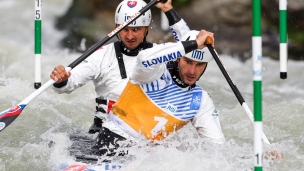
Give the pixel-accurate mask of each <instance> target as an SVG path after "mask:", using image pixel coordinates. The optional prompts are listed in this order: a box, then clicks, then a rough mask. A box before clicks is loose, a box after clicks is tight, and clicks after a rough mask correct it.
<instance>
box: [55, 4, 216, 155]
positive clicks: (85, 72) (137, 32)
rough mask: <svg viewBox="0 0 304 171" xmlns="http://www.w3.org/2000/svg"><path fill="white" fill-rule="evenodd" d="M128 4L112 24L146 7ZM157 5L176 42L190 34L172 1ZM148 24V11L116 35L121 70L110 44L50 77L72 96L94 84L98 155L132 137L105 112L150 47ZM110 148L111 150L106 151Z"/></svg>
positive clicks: (61, 91)
mask: <svg viewBox="0 0 304 171" xmlns="http://www.w3.org/2000/svg"><path fill="white" fill-rule="evenodd" d="M128 2H129V1H123V2H121V3H120V4H119V5H118V6H117V9H116V13H115V23H116V24H117V25H119V24H121V23H123V22H124V21H125V14H126V15H127V16H132V15H133V14H134V13H135V12H137V11H139V10H140V9H141V8H142V6H145V4H146V3H145V2H143V1H142V0H138V1H136V5H135V6H134V3H133V4H132V5H131V4H128ZM130 5H131V6H132V8H131V7H130ZM138 6H140V7H138ZM156 6H157V7H158V8H160V9H161V10H162V11H163V12H165V14H166V16H167V18H168V20H169V25H170V30H171V31H172V32H173V34H174V36H175V39H176V40H177V41H179V40H180V38H181V35H184V34H185V33H187V32H188V31H189V28H188V26H187V24H186V23H185V21H184V20H183V19H181V18H180V17H179V16H178V15H177V14H176V13H175V11H174V9H173V7H172V5H171V0H168V2H167V3H165V4H163V3H158V4H157V5H156ZM141 21H142V22H141ZM143 21H145V22H143ZM150 21H151V13H150V11H147V12H146V14H145V15H144V16H141V17H139V18H138V19H137V20H136V22H133V23H132V24H131V25H130V26H129V27H127V28H126V29H124V30H122V31H121V32H120V33H119V36H118V37H119V39H120V41H118V45H119V46H118V47H120V48H119V50H120V51H121V54H122V59H123V63H122V64H123V66H124V67H120V66H121V63H120V62H119V60H118V57H117V52H116V51H115V45H114V43H111V44H109V45H106V46H103V47H101V48H100V49H99V50H97V51H96V52H95V53H93V54H92V55H91V56H90V57H88V58H87V59H86V60H84V62H83V63H81V64H79V65H78V66H77V67H75V68H74V69H73V70H72V71H71V72H66V71H65V69H64V67H63V66H62V65H60V66H58V67H56V68H54V70H53V71H52V73H51V75H50V77H51V78H52V79H54V80H55V79H58V81H57V82H56V84H54V87H53V89H54V90H55V91H56V92H58V93H71V92H72V91H73V90H75V89H76V88H79V87H81V86H82V85H84V84H86V83H87V82H89V81H90V80H92V81H93V83H94V85H95V91H96V94H97V97H98V98H97V99H96V102H97V103H98V104H97V107H96V109H97V111H96V115H97V116H98V117H95V119H94V120H95V121H96V120H97V122H96V125H97V129H95V130H94V129H93V131H92V132H95V131H96V130H97V131H99V128H100V126H101V121H100V119H99V118H102V119H103V122H104V124H105V125H104V124H103V125H104V126H103V128H102V130H101V132H100V133H99V137H100V138H99V139H98V140H99V142H98V143H97V145H98V148H99V147H105V149H103V150H100V151H99V152H98V154H100V155H102V154H105V153H107V154H109V153H110V151H112V150H113V149H110V148H107V147H109V146H111V145H112V146H114V148H117V147H118V144H117V143H116V142H117V141H119V140H126V139H133V138H134V137H132V136H131V135H129V134H128V133H126V132H125V131H124V130H122V129H121V128H119V127H118V126H117V125H115V124H114V123H113V122H112V121H111V120H109V118H108V114H107V113H109V112H110V109H111V107H112V105H113V104H114V103H115V102H116V101H117V100H118V98H119V96H120V95H121V93H122V91H123V89H124V88H125V87H126V85H127V83H128V81H129V76H130V75H131V74H132V72H133V68H134V66H135V63H136V59H137V55H138V52H140V51H141V50H143V49H147V48H149V47H150V46H151V45H150V43H149V42H147V41H146V36H147V32H148V29H149V24H150ZM136 45H137V46H136ZM153 46H154V45H153ZM212 106H213V104H212ZM212 112H213V111H212ZM213 115H217V113H214V114H213ZM218 126H219V124H216V127H218ZM219 128H220V127H219ZM202 129H204V128H202ZM102 135H106V136H104V137H105V139H102V138H101V137H102ZM211 139H212V138H211ZM218 142H221V141H218ZM99 149H100V148H99ZM109 149H110V151H108V150H109Z"/></svg>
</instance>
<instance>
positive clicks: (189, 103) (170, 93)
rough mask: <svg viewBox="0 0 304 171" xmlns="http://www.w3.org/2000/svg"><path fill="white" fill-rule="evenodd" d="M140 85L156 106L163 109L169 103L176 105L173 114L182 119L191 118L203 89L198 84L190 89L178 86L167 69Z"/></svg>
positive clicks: (197, 106) (197, 108)
mask: <svg viewBox="0 0 304 171" xmlns="http://www.w3.org/2000/svg"><path fill="white" fill-rule="evenodd" d="M164 78H165V79H164ZM141 87H142V89H143V91H144V92H145V93H146V95H147V96H148V97H149V98H150V99H151V100H152V101H153V102H154V103H155V104H156V105H157V106H158V107H160V108H162V109H164V110H165V109H166V107H167V106H168V105H169V104H170V105H173V106H175V107H177V110H176V112H175V113H173V115H174V116H175V117H177V118H179V119H182V120H191V119H193V117H194V116H195V115H196V113H197V111H198V110H199V108H200V104H201V101H202V96H203V90H202V88H201V87H199V86H198V85H196V87H194V88H192V89H190V90H188V89H187V90H184V89H182V88H180V87H178V86H177V85H176V84H175V83H174V81H173V79H172V77H171V75H170V73H169V72H168V71H167V70H166V72H165V73H164V74H163V75H162V77H161V78H159V79H158V80H155V81H153V82H151V83H148V84H144V85H142V86H141Z"/></svg>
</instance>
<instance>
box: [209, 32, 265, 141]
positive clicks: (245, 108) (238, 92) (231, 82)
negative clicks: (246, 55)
mask: <svg viewBox="0 0 304 171" xmlns="http://www.w3.org/2000/svg"><path fill="white" fill-rule="evenodd" d="M211 44H212V39H211V38H209V37H208V38H207V40H206V46H207V47H208V49H209V51H210V53H211V54H212V56H213V58H214V60H215V62H216V63H217V65H218V66H219V68H220V70H221V71H222V73H223V75H224V77H225V78H226V80H227V82H228V84H229V86H230V87H231V89H232V91H233V93H234V94H235V96H236V98H237V99H238V101H239V102H240V104H241V106H242V107H243V109H244V110H245V112H246V114H247V116H248V117H249V119H250V120H251V122H252V123H254V118H253V114H252V112H251V111H250V109H249V107H248V105H247V104H246V102H245V100H244V98H243V97H242V95H241V93H240V91H239V89H238V88H237V87H236V85H235V84H234V83H233V81H232V79H231V77H230V76H229V74H228V72H227V71H226V69H225V67H224V66H223V64H222V62H221V61H220V59H219V57H218V55H217V53H216V52H215V50H214V48H213V47H212V45H211ZM263 141H264V142H265V143H267V144H270V142H269V141H268V139H267V137H266V135H265V134H264V132H263Z"/></svg>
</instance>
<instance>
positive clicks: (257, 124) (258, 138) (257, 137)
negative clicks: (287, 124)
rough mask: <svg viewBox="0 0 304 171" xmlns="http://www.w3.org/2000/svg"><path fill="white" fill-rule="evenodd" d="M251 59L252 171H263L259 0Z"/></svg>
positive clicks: (258, 1) (255, 8) (254, 5)
mask: <svg viewBox="0 0 304 171" xmlns="http://www.w3.org/2000/svg"><path fill="white" fill-rule="evenodd" d="M252 21H253V23H252V59H253V94H254V102H253V103H254V109H253V110H254V170H255V171H262V170H263V161H262V159H263V157H262V152H263V138H262V132H263V124H262V36H261V0H252Z"/></svg>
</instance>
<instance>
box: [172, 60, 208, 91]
mask: <svg viewBox="0 0 304 171" xmlns="http://www.w3.org/2000/svg"><path fill="white" fill-rule="evenodd" d="M177 61H178V71H179V75H180V77H181V79H182V81H184V83H186V84H189V85H192V84H194V83H195V82H196V81H197V80H198V79H199V78H200V76H201V74H202V73H203V71H204V70H205V68H206V66H207V63H206V62H197V61H194V60H191V59H189V58H187V57H182V58H180V59H177Z"/></svg>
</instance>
